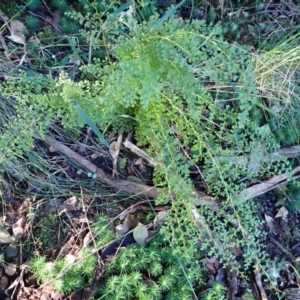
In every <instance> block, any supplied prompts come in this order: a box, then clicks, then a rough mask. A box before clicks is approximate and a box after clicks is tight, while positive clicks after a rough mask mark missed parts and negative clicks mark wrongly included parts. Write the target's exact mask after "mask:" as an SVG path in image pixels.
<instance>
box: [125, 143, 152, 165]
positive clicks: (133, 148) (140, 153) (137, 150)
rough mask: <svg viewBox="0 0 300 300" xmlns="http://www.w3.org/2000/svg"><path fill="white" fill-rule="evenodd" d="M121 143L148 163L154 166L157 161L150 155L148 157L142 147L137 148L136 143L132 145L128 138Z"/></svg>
mask: <svg viewBox="0 0 300 300" xmlns="http://www.w3.org/2000/svg"><path fill="white" fill-rule="evenodd" d="M123 145H124V146H125V147H126V148H128V149H130V151H131V152H133V153H135V154H136V155H137V156H139V157H141V158H143V159H144V160H146V161H147V162H148V163H149V165H151V166H153V167H156V166H157V163H156V162H155V161H154V159H153V158H152V157H150V156H149V155H148V154H146V152H144V151H143V150H142V149H140V148H138V147H137V146H136V145H134V144H133V143H131V142H130V141H129V140H128V139H126V140H125V141H124V143H123Z"/></svg>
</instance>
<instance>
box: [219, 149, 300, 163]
mask: <svg viewBox="0 0 300 300" xmlns="http://www.w3.org/2000/svg"><path fill="white" fill-rule="evenodd" d="M298 156H300V146H293V147H290V148H282V149H279V150H277V151H275V152H272V153H266V154H265V155H264V156H262V157H261V159H260V162H262V163H271V162H274V161H278V160H279V159H282V158H294V157H298ZM214 161H218V162H231V163H232V164H234V165H240V166H247V165H248V164H249V162H250V156H248V155H243V156H236V157H223V156H220V157H215V158H214Z"/></svg>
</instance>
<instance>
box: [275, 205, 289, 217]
mask: <svg viewBox="0 0 300 300" xmlns="http://www.w3.org/2000/svg"><path fill="white" fill-rule="evenodd" d="M288 214H289V212H288V210H287V209H286V208H285V207H284V206H282V207H281V208H280V209H279V210H278V212H277V214H276V216H275V218H285V217H286V216H287V215H288Z"/></svg>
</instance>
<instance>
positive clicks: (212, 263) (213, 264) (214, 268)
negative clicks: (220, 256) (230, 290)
mask: <svg viewBox="0 0 300 300" xmlns="http://www.w3.org/2000/svg"><path fill="white" fill-rule="evenodd" d="M201 261H202V263H203V264H204V265H205V266H206V268H207V269H209V270H210V271H211V272H213V273H214V274H215V273H217V272H218V269H219V266H220V263H219V261H218V260H217V259H214V258H207V257H206V258H203V259H202V260H201Z"/></svg>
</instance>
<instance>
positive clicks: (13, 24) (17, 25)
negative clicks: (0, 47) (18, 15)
mask: <svg viewBox="0 0 300 300" xmlns="http://www.w3.org/2000/svg"><path fill="white" fill-rule="evenodd" d="M9 29H10V33H11V34H14V33H17V32H23V31H24V30H25V29H26V26H25V25H24V24H23V23H22V22H20V21H18V20H12V21H10V22H9Z"/></svg>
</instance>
